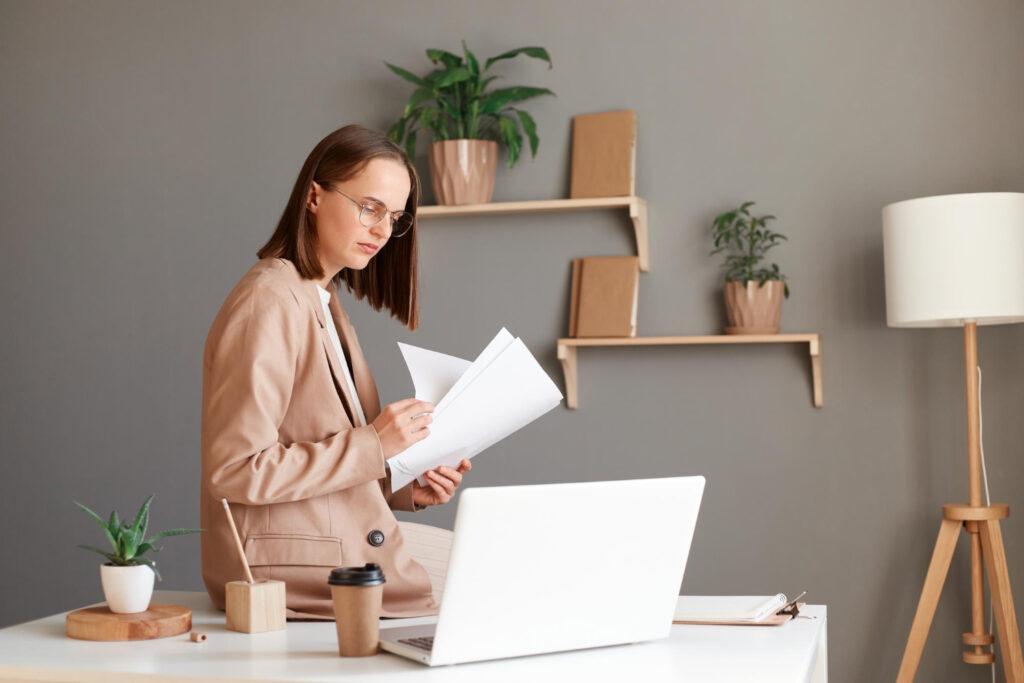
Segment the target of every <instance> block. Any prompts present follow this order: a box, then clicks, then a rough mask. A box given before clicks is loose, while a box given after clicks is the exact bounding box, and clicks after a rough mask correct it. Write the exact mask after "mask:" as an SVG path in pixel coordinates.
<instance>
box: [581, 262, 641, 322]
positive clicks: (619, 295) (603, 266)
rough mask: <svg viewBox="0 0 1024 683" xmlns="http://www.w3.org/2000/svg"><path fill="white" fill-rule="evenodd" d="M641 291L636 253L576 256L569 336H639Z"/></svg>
mask: <svg viewBox="0 0 1024 683" xmlns="http://www.w3.org/2000/svg"><path fill="white" fill-rule="evenodd" d="M639 295H640V262H639V259H637V257H636V256H592V257H587V258H582V259H573V261H572V286H571V294H570V301H569V336H570V337H635V336H636V320H637V302H638V300H639Z"/></svg>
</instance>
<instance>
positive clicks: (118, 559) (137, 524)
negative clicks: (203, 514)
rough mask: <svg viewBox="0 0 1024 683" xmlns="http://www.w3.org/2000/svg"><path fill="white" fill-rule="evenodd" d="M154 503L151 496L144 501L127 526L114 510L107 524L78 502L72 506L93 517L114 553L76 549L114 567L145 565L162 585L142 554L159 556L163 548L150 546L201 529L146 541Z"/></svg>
mask: <svg viewBox="0 0 1024 683" xmlns="http://www.w3.org/2000/svg"><path fill="white" fill-rule="evenodd" d="M152 500H153V496H152V495H151V496H150V497H149V498H147V499H146V502H145V503H143V504H142V507H141V508H140V509H139V512H138V514H136V515H135V521H133V522H132V523H131V524H129V523H128V522H127V521H125V522H121V521H119V520H118V517H117V510H114V511H112V512H111V513H110V519H108V520H107V521H106V522H104V521H103V519H102V518H101V517H100V516H99V515H97V514H96V513H95V512H93V511H92V510H90V509H89V508H87V507H85V506H84V505H82V504H81V503H79V502H78V501H77V500H76V501H73V502H74V503H75V505H77V506H78V507H80V508H82V509H83V510H85V511H86V513H88V515H89V516H90V517H92V518H93V519H94V520H96V522H97V523H98V524H99V525H100V526H101V527H103V531H104V533H105V534H106V535H107V540H108V541H110V545H111V546H112V547H113V552H107V551H105V550H100V549H99V548H95V547H93V546H91V545H79V546H78V547H79V548H85V549H86V550H91V551H93V552H94V553H99V554H100V555H102V556H103V557H105V558H107V560H108V561H110V562H111V563H113V564H116V565H120V566H123V567H128V566H131V565H136V564H144V565H147V566H148V567H149V568H150V569H152V570H153V573H154V574H156V578H157V580H158V581H163V579H162V578H161V577H160V572H159V571H157V569H156V563H155V562H153V560H151V559H149V558H148V557H142V555H143V553H146V552H148V551H150V550H152V551H153V552H159V551H160V550H162V549H163V548H162V547H160V548H154V547H153V542H154V541H158V540H160V539H161V538H164V537H165V536H180V535H182V534H192V533H197V532H200V531H204V529H171V530H170V531H161V532H160V533H158V534H156V535H155V536H151V537H150V538H148V539H146V527H148V526H149V504H150V502H151V501H152Z"/></svg>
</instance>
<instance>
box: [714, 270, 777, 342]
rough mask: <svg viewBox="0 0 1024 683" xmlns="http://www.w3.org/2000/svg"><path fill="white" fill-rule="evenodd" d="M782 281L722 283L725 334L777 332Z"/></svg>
mask: <svg viewBox="0 0 1024 683" xmlns="http://www.w3.org/2000/svg"><path fill="white" fill-rule="evenodd" d="M784 293H785V284H784V283H783V282H782V281H781V280H766V281H765V283H764V284H763V285H760V284H758V282H757V281H756V280H748V281H747V282H746V284H744V283H742V282H726V283H725V312H726V315H728V316H729V326H728V327H726V328H725V333H726V334H778V333H779V317H780V316H781V315H782V298H783V294H784Z"/></svg>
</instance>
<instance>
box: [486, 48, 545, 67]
mask: <svg viewBox="0 0 1024 683" xmlns="http://www.w3.org/2000/svg"><path fill="white" fill-rule="evenodd" d="M520 54H525V55H526V56H527V57H533V58H534V59H542V60H544V61H545V62H547V63H548V68H549V69H550V68H551V67H552V66H553V65H552V64H551V57H550V56H549V55H548V51H547V50H545V49H544V48H542V47H518V48H516V49H515V50H509V51H508V52H503V53H501V54H500V55H498V56H497V57H491V58H490V59H488V60H487V63H486V64H485V65H484V71H487V70H488V69H490V68H491V64H494V63H495V62H497V61H499V60H502V59H511V58H512V57H515V56H517V55H520Z"/></svg>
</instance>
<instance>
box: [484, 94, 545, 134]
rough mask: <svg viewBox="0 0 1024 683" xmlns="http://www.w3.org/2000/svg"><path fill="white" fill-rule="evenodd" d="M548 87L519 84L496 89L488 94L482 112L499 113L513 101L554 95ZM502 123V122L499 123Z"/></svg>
mask: <svg viewBox="0 0 1024 683" xmlns="http://www.w3.org/2000/svg"><path fill="white" fill-rule="evenodd" d="M554 94H555V93H553V92H551V91H550V90H548V89H547V88H529V87H526V86H521V85H517V86H514V87H511V88H501V89H500V90H494V91H492V92H490V93H489V94H488V95H487V98H486V99H484V100H483V104H482V105H481V107H480V113H481V114H497V113H498V112H499V111H501V110H502V109H504V108H505V107H506V106H507V105H509V104H511V103H512V102H522V101H523V100H528V99H531V98H534V97H539V96H540V95H554ZM499 125H500V124H499Z"/></svg>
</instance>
